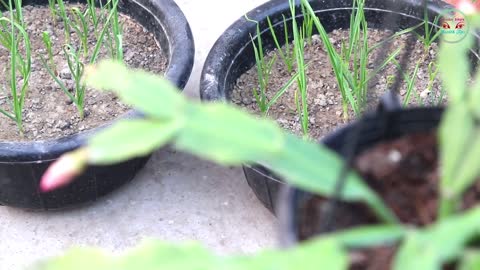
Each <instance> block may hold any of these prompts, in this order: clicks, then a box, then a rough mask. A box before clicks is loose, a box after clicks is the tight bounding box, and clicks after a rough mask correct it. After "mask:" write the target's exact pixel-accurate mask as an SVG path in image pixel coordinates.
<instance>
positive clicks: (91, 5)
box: [87, 0, 99, 30]
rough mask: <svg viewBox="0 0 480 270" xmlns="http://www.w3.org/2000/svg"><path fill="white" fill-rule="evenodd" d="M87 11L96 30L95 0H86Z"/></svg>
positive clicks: (97, 21) (97, 20)
mask: <svg viewBox="0 0 480 270" xmlns="http://www.w3.org/2000/svg"><path fill="white" fill-rule="evenodd" d="M87 8H88V9H87V13H88V15H89V16H90V19H91V21H92V24H93V27H94V29H95V30H97V27H98V23H99V19H98V17H97V10H96V6H95V0H87Z"/></svg>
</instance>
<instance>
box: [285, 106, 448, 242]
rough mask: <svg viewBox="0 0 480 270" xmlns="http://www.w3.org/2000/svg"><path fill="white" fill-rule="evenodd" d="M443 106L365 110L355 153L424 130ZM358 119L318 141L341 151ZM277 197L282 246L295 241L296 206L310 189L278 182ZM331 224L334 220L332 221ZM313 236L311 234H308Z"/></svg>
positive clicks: (431, 125) (435, 122) (435, 120)
mask: <svg viewBox="0 0 480 270" xmlns="http://www.w3.org/2000/svg"><path fill="white" fill-rule="evenodd" d="M442 112H443V109H441V108H415V109H408V110H396V111H393V112H390V113H388V114H377V113H374V114H369V115H367V116H366V118H365V122H364V124H363V125H362V128H361V131H360V133H359V134H361V137H360V138H359V141H358V147H357V149H356V153H355V154H359V153H361V152H362V151H364V150H365V149H368V148H370V147H372V146H373V145H374V144H376V143H379V142H381V141H385V140H391V139H394V138H398V137H401V136H403V135H407V134H412V133H415V132H427V131H431V130H434V129H436V128H437V126H438V124H439V122H440V120H441V116H442ZM358 125H359V122H358V121H357V122H354V123H353V124H350V125H348V126H345V127H344V128H341V129H339V130H337V131H336V132H334V133H332V134H330V135H329V136H327V137H325V138H324V139H323V140H322V143H323V144H324V145H325V146H327V147H328V148H330V149H332V150H333V151H335V152H337V153H339V154H340V155H341V153H342V147H343V145H344V144H345V142H346V140H347V138H349V137H348V135H347V134H348V133H350V132H352V130H354V129H355V128H357V127H358ZM280 194H281V195H280V200H279V201H278V209H277V210H278V215H279V219H280V232H281V234H280V238H281V241H282V244H283V245H285V246H289V245H292V244H294V243H297V242H298V241H299V237H298V228H299V216H298V214H299V212H300V211H299V209H300V208H301V207H302V203H303V202H305V201H306V200H308V199H310V198H312V196H314V195H312V194H311V193H308V192H305V191H301V190H299V189H296V188H292V187H290V186H288V185H283V186H282V191H281V192H280ZM332 225H333V226H335V224H332ZM312 237H313V235H312Z"/></svg>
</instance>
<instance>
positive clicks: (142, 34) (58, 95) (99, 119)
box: [0, 5, 168, 141]
mask: <svg viewBox="0 0 480 270" xmlns="http://www.w3.org/2000/svg"><path fill="white" fill-rule="evenodd" d="M72 6H73V5H69V6H67V7H68V8H70V7H72ZM75 6H77V7H79V8H80V10H82V11H83V10H85V6H84V5H75ZM99 14H100V11H99ZM4 15H5V16H9V15H7V13H4ZM23 15H24V18H25V24H26V30H27V32H28V34H29V36H30V39H31V47H32V73H31V78H30V81H29V87H28V94H27V96H26V98H25V105H24V111H23V116H24V121H23V125H24V137H20V136H19V132H18V129H17V126H16V124H15V122H14V121H11V120H10V119H8V118H7V117H5V116H3V115H0V141H30V140H45V139H54V138H60V137H65V136H68V135H71V134H76V133H78V132H82V131H85V130H89V129H92V128H95V127H98V126H100V125H102V124H104V123H106V122H108V121H110V120H112V119H115V118H118V117H119V116H121V115H122V114H123V113H125V112H126V111H127V110H129V108H128V107H127V106H125V105H124V104H122V103H121V102H120V101H119V100H118V99H117V98H116V97H115V95H113V94H112V93H106V92H100V91H96V90H94V89H89V88H87V90H86V93H85V117H84V119H83V120H81V119H80V117H79V114H78V111H77V109H76V107H75V105H74V104H72V103H71V101H70V100H69V98H68V97H67V95H66V94H65V93H64V92H63V91H62V90H61V89H60V87H59V86H58V85H57V84H56V82H55V81H54V80H53V78H52V77H51V76H50V75H49V74H48V72H47V69H46V68H45V67H44V66H43V65H42V62H41V61H40V56H43V57H44V58H45V59H47V57H48V55H47V51H46V48H45V45H44V43H43V41H42V33H43V31H47V32H49V34H50V36H51V38H52V43H53V46H52V49H53V54H54V62H55V65H56V67H57V73H58V76H59V77H60V79H61V80H62V81H63V83H64V84H65V85H66V87H67V88H68V89H70V90H71V91H73V89H74V80H73V79H72V75H71V74H70V71H69V69H68V66H67V61H66V57H65V55H64V54H63V52H62V46H63V45H64V44H65V35H64V24H63V22H62V21H61V19H60V18H59V17H57V18H56V21H55V22H54V20H53V17H52V15H51V13H50V10H49V9H48V8H47V7H44V6H26V7H24V8H23ZM120 23H121V24H123V50H124V61H125V62H126V64H127V65H128V66H130V67H134V68H141V69H144V70H147V71H151V72H154V73H157V74H161V73H163V72H164V71H165V70H166V67H167V61H168V60H167V58H166V57H165V56H164V55H163V52H162V50H161V49H160V46H159V45H158V42H157V41H156V40H155V38H154V36H153V34H152V33H149V32H148V31H147V30H146V29H144V28H143V27H142V26H141V25H140V24H138V23H137V22H135V21H134V20H132V19H131V18H129V17H128V16H125V15H120ZM90 25H91V23H90ZM99 27H100V28H99V29H101V27H102V24H100V26H99ZM89 30H90V31H89V33H90V35H89V37H88V44H89V46H90V52H89V54H88V55H89V56H91V54H92V51H93V49H94V46H95V44H96V40H97V39H96V38H95V35H94V29H93V26H90V29H89ZM71 40H72V41H71V44H74V45H75V46H80V42H79V39H78V36H77V34H76V33H75V32H74V31H73V30H72V31H71ZM22 44H23V43H22ZM108 57H109V50H107V46H106V45H105V44H104V46H103V47H102V49H101V51H100V55H99V59H102V58H108ZM9 58H10V53H9V51H7V50H6V49H5V48H4V47H2V46H0V63H3V64H2V65H0V108H3V109H6V110H8V111H11V105H10V102H9V99H10V98H11V94H10V86H9V80H8V79H7V78H8V74H9V72H10V71H9V70H10V60H9ZM84 62H85V63H86V61H84ZM112 77H115V74H112ZM19 82H20V83H21V80H20V78H19Z"/></svg>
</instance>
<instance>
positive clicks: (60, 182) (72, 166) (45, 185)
mask: <svg viewBox="0 0 480 270" xmlns="http://www.w3.org/2000/svg"><path fill="white" fill-rule="evenodd" d="M87 158H88V155H87V151H86V149H83V148H81V149H79V150H76V151H73V152H70V153H67V154H64V155H62V156H61V157H60V158H59V159H58V160H56V161H55V162H54V163H53V164H52V165H51V166H50V167H49V168H48V169H47V171H46V172H45V174H43V176H42V179H41V180H40V190H41V191H42V192H49V191H52V190H55V189H58V188H60V187H63V186H65V185H67V184H69V183H70V182H72V181H73V179H74V178H75V177H76V176H78V175H79V174H80V173H81V172H82V171H83V169H84V168H85V167H86V165H87Z"/></svg>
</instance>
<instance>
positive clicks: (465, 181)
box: [445, 119, 480, 196]
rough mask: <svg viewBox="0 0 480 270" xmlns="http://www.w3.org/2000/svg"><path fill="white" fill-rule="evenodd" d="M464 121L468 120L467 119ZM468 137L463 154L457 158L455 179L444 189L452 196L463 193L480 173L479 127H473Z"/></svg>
mask: <svg viewBox="0 0 480 270" xmlns="http://www.w3.org/2000/svg"><path fill="white" fill-rule="evenodd" d="M464 121H468V120H467V119H466V120H464ZM469 135H470V138H469V140H468V141H466V151H465V152H464V153H463V156H462V157H461V158H460V159H459V160H458V161H459V164H458V165H459V166H458V167H457V169H456V172H455V173H456V177H455V178H456V179H454V180H453V181H452V183H451V186H450V187H448V186H446V187H445V189H446V190H449V191H450V192H451V193H452V194H453V195H454V196H460V195H461V194H463V193H464V192H465V191H466V190H467V189H468V188H469V187H471V186H472V184H473V183H475V182H476V180H477V177H478V175H479V173H480V167H479V166H478V161H479V160H480V140H479V139H478V138H479V137H480V129H479V128H475V130H474V131H472V133H471V134H469Z"/></svg>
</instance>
